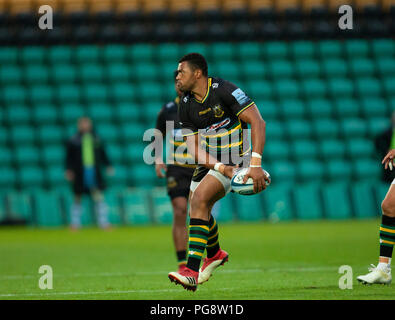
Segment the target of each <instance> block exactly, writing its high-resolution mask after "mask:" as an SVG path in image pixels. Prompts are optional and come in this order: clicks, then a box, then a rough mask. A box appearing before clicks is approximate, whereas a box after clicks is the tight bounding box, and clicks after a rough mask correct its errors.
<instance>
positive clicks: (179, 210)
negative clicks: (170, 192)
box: [171, 197, 188, 216]
mask: <svg viewBox="0 0 395 320" xmlns="http://www.w3.org/2000/svg"><path fill="white" fill-rule="evenodd" d="M171 205H172V207H173V212H174V215H176V216H179V215H185V214H186V212H187V208H188V199H187V198H186V197H175V198H172V199H171Z"/></svg>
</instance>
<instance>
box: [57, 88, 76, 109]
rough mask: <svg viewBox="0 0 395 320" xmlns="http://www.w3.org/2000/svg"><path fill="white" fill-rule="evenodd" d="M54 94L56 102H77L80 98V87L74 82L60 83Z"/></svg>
mask: <svg viewBox="0 0 395 320" xmlns="http://www.w3.org/2000/svg"><path fill="white" fill-rule="evenodd" d="M56 95H57V100H58V102H61V103H64V104H67V103H79V102H80V100H81V89H80V87H79V86H77V85H75V84H60V85H59V87H58V88H57V93H56Z"/></svg>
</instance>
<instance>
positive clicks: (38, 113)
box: [32, 104, 58, 125]
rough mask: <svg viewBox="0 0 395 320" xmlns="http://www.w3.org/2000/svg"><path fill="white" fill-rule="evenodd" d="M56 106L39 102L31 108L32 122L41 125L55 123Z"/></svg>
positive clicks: (56, 115)
mask: <svg viewBox="0 0 395 320" xmlns="http://www.w3.org/2000/svg"><path fill="white" fill-rule="evenodd" d="M57 111H58V110H57V108H56V107H55V106H54V105H44V104H40V105H37V106H35V107H34V108H33V112H32V120H33V122H34V123H36V124H39V125H42V124H48V123H56V121H57V119H58V112H57Z"/></svg>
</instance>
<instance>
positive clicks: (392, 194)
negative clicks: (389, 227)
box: [381, 184, 395, 217]
mask: <svg viewBox="0 0 395 320" xmlns="http://www.w3.org/2000/svg"><path fill="white" fill-rule="evenodd" d="M381 208H382V210H383V213H384V214H385V215H388V216H391V217H395V184H391V186H390V188H389V189H388V192H387V194H386V195H385V198H384V200H383V202H382V203H381Z"/></svg>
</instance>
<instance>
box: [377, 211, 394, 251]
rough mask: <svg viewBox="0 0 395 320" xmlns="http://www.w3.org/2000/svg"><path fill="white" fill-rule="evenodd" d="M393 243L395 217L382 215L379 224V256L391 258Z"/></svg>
mask: <svg viewBox="0 0 395 320" xmlns="http://www.w3.org/2000/svg"><path fill="white" fill-rule="evenodd" d="M394 244H395V217H388V216H385V215H383V216H382V218H381V226H380V257H387V258H392V251H393V249H394Z"/></svg>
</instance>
